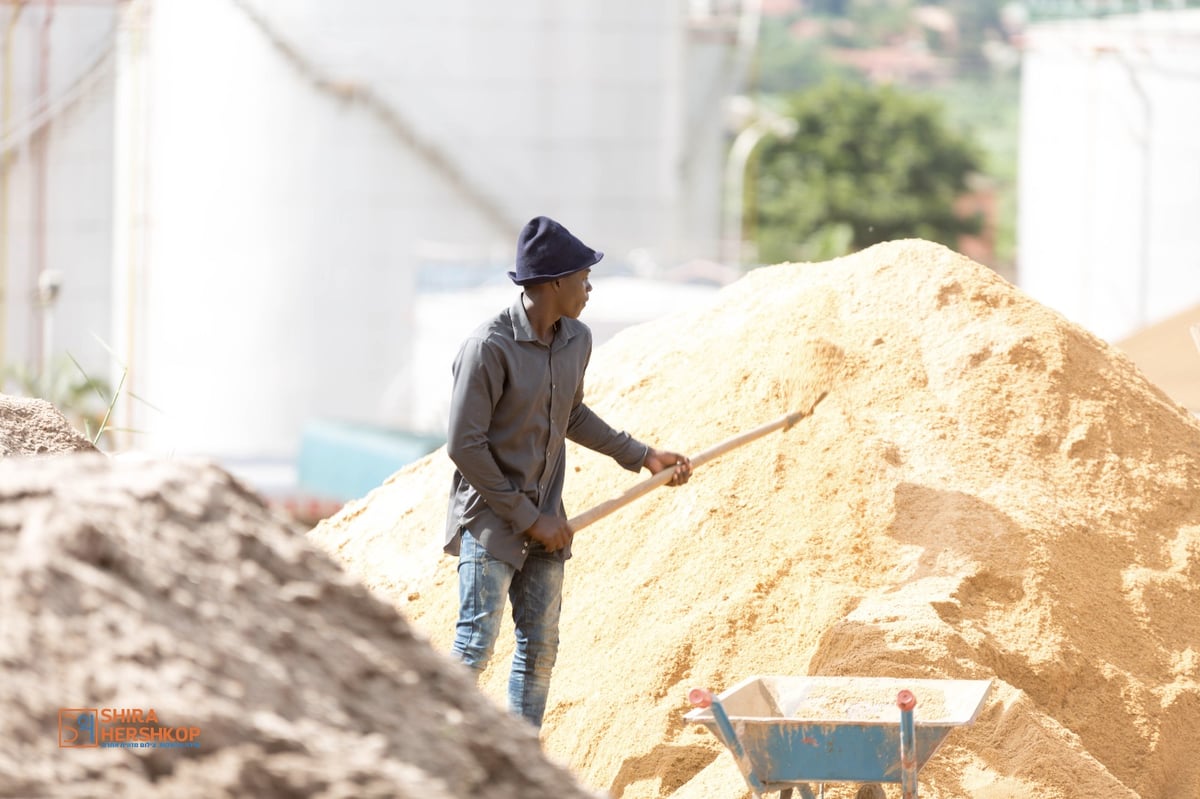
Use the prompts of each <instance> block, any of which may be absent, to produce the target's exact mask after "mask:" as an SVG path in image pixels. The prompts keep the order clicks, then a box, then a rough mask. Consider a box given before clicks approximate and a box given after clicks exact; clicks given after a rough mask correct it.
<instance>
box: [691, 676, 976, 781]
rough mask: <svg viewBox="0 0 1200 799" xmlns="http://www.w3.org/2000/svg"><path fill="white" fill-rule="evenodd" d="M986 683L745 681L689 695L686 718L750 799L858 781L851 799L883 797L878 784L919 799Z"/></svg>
mask: <svg viewBox="0 0 1200 799" xmlns="http://www.w3.org/2000/svg"><path fill="white" fill-rule="evenodd" d="M991 686H992V683H991V680H902V679H890V678H875V677H774V676H759V677H750V678H747V679H745V680H743V681H742V682H740V683H738V684H737V685H735V686H733V687H732V688H730V689H728V690H727V691H725V692H724V693H722V694H720V695H719V696H714V695H713V694H712V693H711V692H709V691H708V690H706V689H704V688H693V689H692V690H691V691H690V692H689V693H688V700H689V701H690V702H691V703H692V704H693V705H695V706H696V707H695V708H694V709H693V710H691V711H689V712H688V713H687V714H686V715H685V716H684V720H685V721H688V722H692V723H697V724H703V725H704V726H705V727H707V728H708V729H709V731H710V732H712V733H713V734H714V735H715V736H716V737H717V739H718V740H720V741H721V743H723V744H724V745H725V746H726V748H728V749H729V751H730V752H731V753H732V754H733V757H734V760H736V761H737V765H738V768H739V769H740V770H741V772H742V776H743V777H744V778H745V780H746V784H747V785H748V786H749V787H750V791H751V792H752V793H753V794H754V796H755V797H756V799H761V797H762V795H763V794H764V793H772V792H775V791H778V792H779V796H780V799H791V797H792V791H793V789H797V790H799V792H800V796H801V797H802V799H816V796H817V795H816V794H814V793H813V787H812V786H813V785H814V784H815V785H816V786H817V790H818V791H819V792H820V796H821V797H822V799H823V797H824V795H825V785H826V784H827V783H857V784H858V785H859V788H858V792H857V794H856V795H855V796H856V799H885V797H886V794H885V793H884V790H883V784H885V783H899V784H900V785H901V786H902V788H901V790H902V793H903V797H904V799H916V797H917V773H918V772H919V771H920V770H921V768H922V767H923V766H924V765H925V763H926V762H927V761H928V760H929V758H930V757H932V756H933V753H934V752H936V751H937V750H938V747H940V746H941V745H942V741H943V740H945V738H946V736H947V735H948V734H949V732H950V730H951V729H952V728H954V727H957V726H961V725H964V724H970V723H971V722H973V721H975V717H976V716H977V715H979V710H980V708H982V707H983V701H984V699H985V698H986V697H987V694H988V691H989V690H990V689H991Z"/></svg>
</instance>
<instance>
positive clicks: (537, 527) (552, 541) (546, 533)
mask: <svg viewBox="0 0 1200 799" xmlns="http://www.w3.org/2000/svg"><path fill="white" fill-rule="evenodd" d="M525 535H527V536H529V537H530V538H532V539H533V540H534V541H537V542H539V543H540V544H541V545H542V546H544V547H545V548H546V551H547V552H555V551H557V550H560V549H562V548H563V547H565V546H566V545H567V544H569V543H571V538H572V537H573V536H574V535H575V534H574V533H573V532H571V528H570V527H569V526H567V520H566V519H560V518H558V517H557V516H551V515H550V514H548V513H543V514H542V515H541V516H539V517H538V518H537V521H536V522H534V523H533V527H530V528H529V529H528V530H526V531H525Z"/></svg>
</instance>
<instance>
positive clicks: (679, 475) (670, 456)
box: [642, 447, 692, 486]
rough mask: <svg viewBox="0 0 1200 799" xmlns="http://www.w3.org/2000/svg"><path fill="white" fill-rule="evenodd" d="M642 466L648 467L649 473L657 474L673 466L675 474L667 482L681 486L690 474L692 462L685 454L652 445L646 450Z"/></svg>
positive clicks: (670, 484)
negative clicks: (659, 448)
mask: <svg viewBox="0 0 1200 799" xmlns="http://www.w3.org/2000/svg"><path fill="white" fill-rule="evenodd" d="M642 466H644V467H645V468H647V469H649V470H650V473H651V474H658V473H659V472H661V471H662V470H663V469H670V468H671V467H672V466H674V467H675V476H674V477H672V478H671V482H669V483H667V485H669V486H681V485H683V484H684V483H686V482H687V481H688V478H689V477H691V476H692V462H691V461H689V460H688V459H687V456H686V455H680V454H679V453H677V452H665V451H663V450H657V449H655V448H654V447H650V449H649V450H647V452H646V459H645V460H643V461H642Z"/></svg>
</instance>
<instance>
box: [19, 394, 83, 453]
mask: <svg viewBox="0 0 1200 799" xmlns="http://www.w3.org/2000/svg"><path fill="white" fill-rule="evenodd" d="M95 449H96V448H95V447H93V446H92V443H91V442H90V441H88V440H87V439H86V438H84V437H83V436H81V435H80V434H79V433H78V432H76V431H75V430H74V429H73V428H72V427H71V423H70V422H68V421H67V419H66V417H65V416H63V415H62V414H61V413H59V411H58V409H57V408H55V407H54V406H53V405H51V404H50V403H48V402H46V401H45V400H40V399H25V398H23V397H10V396H8V395H7V394H0V456H5V455H43V454H54V453H60V452H90V451H95Z"/></svg>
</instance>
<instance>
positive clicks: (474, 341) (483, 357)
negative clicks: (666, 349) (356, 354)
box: [445, 297, 647, 568]
mask: <svg viewBox="0 0 1200 799" xmlns="http://www.w3.org/2000/svg"><path fill="white" fill-rule="evenodd" d="M591 356H592V332H591V330H589V329H588V327H587V326H586V325H584V324H583V323H582V322H580V321H578V320H577V319H571V318H569V317H563V318H562V319H560V320H559V322H558V327H557V330H556V331H555V334H554V341H553V342H552V343H551V344H550V346H546V345H545V344H543V343H542V342H541V341H539V340H538V337H537V334H536V333H534V330H533V325H532V324H530V322H529V317H528V316H527V315H526V313H525V306H524V303H523V302H522V299H521V297H517V301H516V302H515V303H513V305H512V307H511V308H509V309H507V310H505V311H502V312H500V313H499V314H497V315H496V316H495V317H494V318H492V319H491V320H490V321H488V322H485V323H484V324H482V325H480V326H479V327H478V328H477V329H476V330H475V331H474V332H473V333H472V334H471V335H470V336H468V337H467V339H466V341H464V342H463V344H462V347H461V348H460V349H459V352H458V357H457V358H455V360H454V369H453V372H454V388H453V390H452V393H451V398H450V425H449V430H448V433H447V443H446V449H447V452H448V454H449V455H450V459H451V460H452V461H453V462H454V465H455V467H457V468H456V469H455V472H454V479H453V483H452V486H451V490H450V507H449V511H448V513H447V519H446V537H445V550H446V552H448V553H450V554H452V555H457V554H458V551H459V541H460V537H459V536H460V534H461V532H462V530H463V529H467V530H470V531H471V534H472V535H473V536H475V537H476V538H477V539H479V541H480V543H482V544H483V546H484V547H485V548H486V549H487V551H488V552H489V553H491V554H492V555H494V556H495V557H497V558H500V559H501V560H504V561H506V562H508V563H511V564H512V565H513V566H515V567H517V568H521V566H522V565H524V563H525V557H526V555H527V554H528V551H529V546H530V539H529V537H528V536H526V535H524V531H525V530H528V529H529V528H530V527H532V526H533V523H534V522H535V521H537V518H538V516H539V515H540V514H542V513H550V514H556V515H558V516H559V517H561V518H564V519H565V518H567V514H566V511H565V509H564V508H563V503H562V490H563V478H564V476H565V474H566V439H568V438H569V439H571V440H572V441H574V442H576V443H578V444H581V445H583V446H585V447H588V448H589V449H594V450H596V451H597V452H600V453H602V454H605V455H609V456H611V457H612V458H613V459H614V460H616V461H617V462H618V463H619V464H621V465H622V466H623V467H625V468H626V469H629V470H630V471H633V472H636V471H638V470H639V469H641V467H642V462H643V461H644V460H645V457H646V453H647V447H646V445H645V444H642V443H641V442H639V441H637V440H636V439H634V438H633V437H631V436H630V435H629V434H628V433H624V432H619V431H617V430H614V429H613V428H612V427H609V425H608V424H607V423H606V422H605V421H604V420H603V419H601V418H600V417H599V416H597V415H596V414H595V413H593V412H592V410H591V409H590V408H588V406H586V405H584V404H583V377H584V371H585V370H586V369H587V365H588V361H589V360H590V359H591ZM559 553H560V554H561V556H562V557H563V558H564V559H566V558H568V557H570V556H571V549H570V547H569V546H568V547H567V548H566V549H563V550H559Z"/></svg>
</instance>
